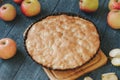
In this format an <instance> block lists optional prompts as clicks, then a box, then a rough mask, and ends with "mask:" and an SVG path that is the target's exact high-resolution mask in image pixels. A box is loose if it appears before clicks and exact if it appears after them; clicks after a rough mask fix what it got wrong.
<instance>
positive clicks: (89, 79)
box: [84, 76, 93, 80]
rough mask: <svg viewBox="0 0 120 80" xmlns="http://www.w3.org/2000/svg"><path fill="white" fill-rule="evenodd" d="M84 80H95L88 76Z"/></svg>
mask: <svg viewBox="0 0 120 80" xmlns="http://www.w3.org/2000/svg"><path fill="white" fill-rule="evenodd" d="M84 80H93V79H92V78H91V77H89V76H87V77H85V78H84Z"/></svg>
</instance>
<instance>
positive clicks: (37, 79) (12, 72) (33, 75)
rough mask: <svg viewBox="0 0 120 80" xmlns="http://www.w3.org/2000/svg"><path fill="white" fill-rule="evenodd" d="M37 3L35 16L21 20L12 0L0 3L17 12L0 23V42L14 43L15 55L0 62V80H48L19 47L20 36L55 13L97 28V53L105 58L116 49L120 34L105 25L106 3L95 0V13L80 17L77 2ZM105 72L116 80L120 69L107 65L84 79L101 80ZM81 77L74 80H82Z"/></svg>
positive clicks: (118, 31) (103, 0)
mask: <svg viewBox="0 0 120 80" xmlns="http://www.w3.org/2000/svg"><path fill="white" fill-rule="evenodd" d="M39 1H40V2H41V6H42V11H41V13H40V14H39V15H38V16H35V17H31V18H28V17H25V16H24V15H23V14H22V13H21V11H20V6H19V5H17V4H15V3H14V2H13V0H4V2H3V3H2V4H4V3H11V4H13V5H14V6H15V7H16V9H17V17H16V19H15V20H14V21H12V22H4V21H2V20H0V39H1V38H4V37H9V38H12V39H14V40H15V41H16V42H17V54H16V55H15V57H13V58H12V59H9V60H2V59H0V80H49V78H48V77H47V75H46V74H45V73H44V71H43V69H42V68H41V66H40V65H38V64H37V63H35V62H34V61H33V60H32V59H31V58H30V57H29V56H28V54H27V53H26V51H25V49H24V47H23V46H24V44H23V32H24V31H25V29H26V28H27V27H28V26H29V25H30V24H31V23H33V22H35V21H36V20H38V19H39V18H41V17H42V16H45V15H48V14H52V13H56V12H70V13H75V14H79V15H81V16H83V17H86V18H88V19H90V20H91V21H93V22H94V24H95V25H97V28H98V31H99V34H100V39H101V49H102V50H103V51H104V52H105V54H106V55H107V56H108V53H109V51H110V50H111V49H113V48H120V30H114V29H111V28H110V27H109V26H108V24H107V22H106V16H107V14H108V12H109V10H108V7H107V5H108V1H109V0H99V3H100V5H99V9H98V10H97V11H96V12H95V13H91V14H88V13H84V12H82V11H80V9H79V4H78V2H79V0H39ZM2 4H0V5H2ZM106 72H115V73H116V74H117V75H118V76H119V78H120V67H114V66H112V64H111V63H110V60H109V61H108V62H107V64H106V65H105V66H103V67H101V68H99V69H97V70H94V71H92V72H90V73H88V74H86V75H85V76H91V77H92V78H93V79H94V80H101V74H103V73H106ZM83 78H84V76H82V77H80V78H79V79H78V80H83Z"/></svg>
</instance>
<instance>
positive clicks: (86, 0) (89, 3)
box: [79, 0, 99, 12]
mask: <svg viewBox="0 0 120 80" xmlns="http://www.w3.org/2000/svg"><path fill="white" fill-rule="evenodd" d="M79 6H80V9H81V10H82V11H85V12H95V11H96V10H97V9H98V6H99V1H98V0H80V2H79Z"/></svg>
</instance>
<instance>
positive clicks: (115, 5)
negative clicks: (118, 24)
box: [108, 0, 120, 10]
mask: <svg viewBox="0 0 120 80" xmlns="http://www.w3.org/2000/svg"><path fill="white" fill-rule="evenodd" d="M108 8H109V10H114V9H120V0H110V1H109V4H108Z"/></svg>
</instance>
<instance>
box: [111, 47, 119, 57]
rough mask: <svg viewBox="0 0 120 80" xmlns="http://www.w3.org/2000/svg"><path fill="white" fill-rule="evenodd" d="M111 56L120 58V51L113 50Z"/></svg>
mask: <svg viewBox="0 0 120 80" xmlns="http://www.w3.org/2000/svg"><path fill="white" fill-rule="evenodd" d="M109 56H110V57H120V49H118V48H116V49H112V50H111V51H110V52H109Z"/></svg>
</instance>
